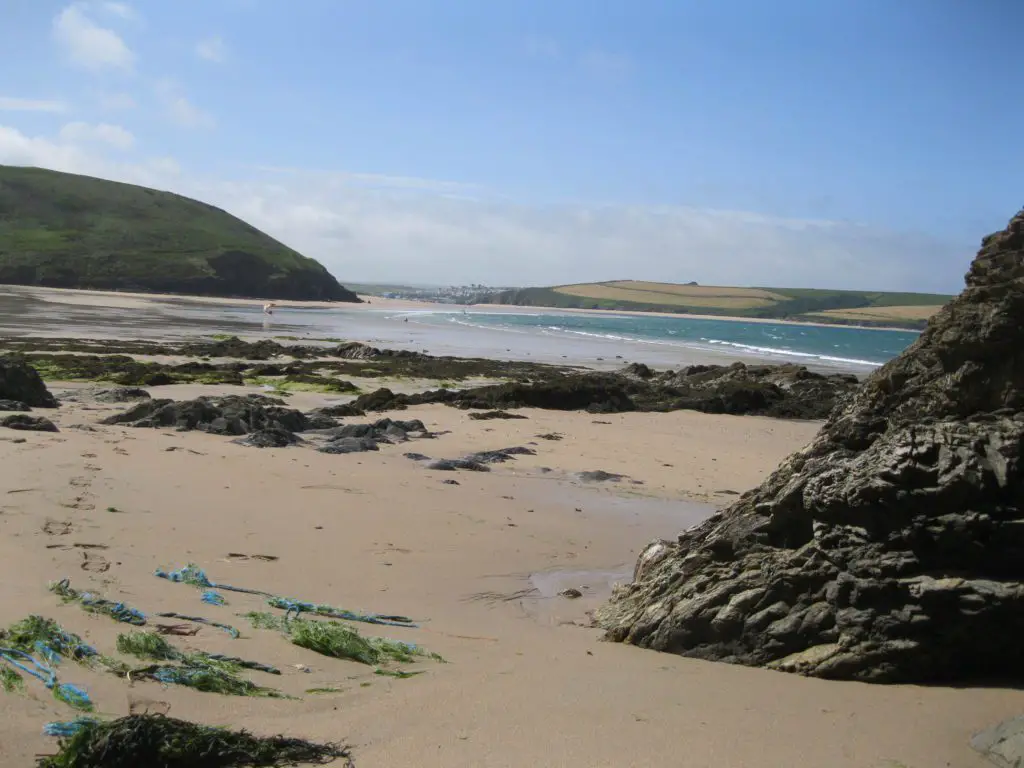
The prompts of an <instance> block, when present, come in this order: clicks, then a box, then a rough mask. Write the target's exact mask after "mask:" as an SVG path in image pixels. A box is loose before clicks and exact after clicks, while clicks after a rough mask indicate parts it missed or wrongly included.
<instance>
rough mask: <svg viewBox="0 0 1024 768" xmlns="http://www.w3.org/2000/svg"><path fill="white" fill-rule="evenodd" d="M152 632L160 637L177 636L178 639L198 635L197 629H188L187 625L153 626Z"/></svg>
mask: <svg viewBox="0 0 1024 768" xmlns="http://www.w3.org/2000/svg"><path fill="white" fill-rule="evenodd" d="M153 630H154V631H155V632H159V633H160V634H161V635H177V636H178V637H192V636H194V635H197V634H198V633H199V627H190V626H189V625H188V624H156V625H154V626H153Z"/></svg>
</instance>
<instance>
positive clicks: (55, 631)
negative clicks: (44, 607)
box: [0, 615, 94, 664]
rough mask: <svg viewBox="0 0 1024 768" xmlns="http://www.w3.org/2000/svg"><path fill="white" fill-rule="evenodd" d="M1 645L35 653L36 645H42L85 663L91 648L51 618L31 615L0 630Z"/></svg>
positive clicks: (91, 653) (89, 656)
mask: <svg viewBox="0 0 1024 768" xmlns="http://www.w3.org/2000/svg"><path fill="white" fill-rule="evenodd" d="M0 641H2V644H3V645H7V646H9V647H11V648H16V649H17V650H19V651H22V652H23V653H35V652H36V649H37V645H44V646H46V647H47V648H49V649H50V650H52V651H53V652H54V653H56V654H58V655H60V656H63V657H65V658H68V659H74V660H75V661H77V662H79V663H82V664H85V663H86V662H88V660H89V659H90V658H91V657H92V655H93V653H94V652H92V649H91V648H90V647H89V646H88V645H87V644H86V643H85V642H84V641H83V640H82V638H81V637H79V636H78V635H76V634H74V633H72V632H68V631H67V630H65V629H64V628H63V627H62V626H61V625H60V624H58V623H57V622H56V621H54V620H53V619H47V618H45V617H43V616H36V615H32V616H29V617H28V618H25V619H22V620H21V621H18V622H15V623H14V624H12V625H11V626H10V627H8V628H7V629H5V630H0Z"/></svg>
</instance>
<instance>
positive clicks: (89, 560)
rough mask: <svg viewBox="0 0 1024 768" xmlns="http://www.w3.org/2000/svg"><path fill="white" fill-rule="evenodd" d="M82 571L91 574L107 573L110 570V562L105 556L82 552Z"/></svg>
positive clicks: (86, 551) (87, 551)
mask: <svg viewBox="0 0 1024 768" xmlns="http://www.w3.org/2000/svg"><path fill="white" fill-rule="evenodd" d="M82 570H83V571H89V572H91V573H106V572H107V571H109V570H110V561H109V560H107V558H105V557H103V555H98V554H96V553H95V552H90V551H89V550H84V551H83V552H82Z"/></svg>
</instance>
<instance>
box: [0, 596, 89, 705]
mask: <svg viewBox="0 0 1024 768" xmlns="http://www.w3.org/2000/svg"><path fill="white" fill-rule="evenodd" d="M95 656H97V653H96V650H95V649H94V648H93V647H92V646H90V645H88V644H86V643H85V642H83V641H82V638H80V637H79V636H78V635H75V634H72V633H70V632H68V631H66V630H65V629H64V628H63V627H61V626H60V624H58V623H57V622H56V621H54V620H53V619H47V618H43V617H42V616H29V617H28V618H26V619H23V620H22V621H19V622H16V623H15V624H12V625H11V626H10V627H8V628H7V629H5V630H0V663H2V665H3V666H5V667H6V668H7V669H8V670H14V675H11V674H10V672H8V673H7V674H6V675H5V677H4V681H5V683H4V688H5V690H6V688H7V685H8V684H10V685H12V686H15V687H17V683H15V682H14V678H15V676H16V677H17V678H18V679H19V680H20V679H21V675H20V674H19V673H24V674H27V675H29V676H31V677H34V678H36V679H37V680H39V682H41V683H42V684H43V685H44V686H46V687H47V688H49V689H50V690H51V691H53V695H54V697H55V698H57V699H59V700H60V701H63V702H64V703H65V704H68V705H69V706H71V707H74V708H75V709H80V710H84V711H90V710H91V709H92V706H93V705H92V701H91V700H90V698H89V695H88V694H87V693H86V692H85V691H84V690H83V689H81V688H80V687H78V686H76V685H72V684H71V683H61V682H59V681H58V679H57V671H56V667H57V665H58V664H59V663H60V661H61V659H72V660H74V661H77V662H79V663H81V664H88V663H89V662H90V661H91V660H92V658H93V657H95Z"/></svg>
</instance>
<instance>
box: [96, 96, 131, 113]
mask: <svg viewBox="0 0 1024 768" xmlns="http://www.w3.org/2000/svg"><path fill="white" fill-rule="evenodd" d="M96 102H97V104H98V105H99V107H100V109H105V110H108V111H110V112H115V111H121V110H125V109H135V107H136V106H138V104H136V102H135V99H134V98H133V97H132V96H131V95H130V94H127V93H101V94H99V95H98V96H97V97H96Z"/></svg>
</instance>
